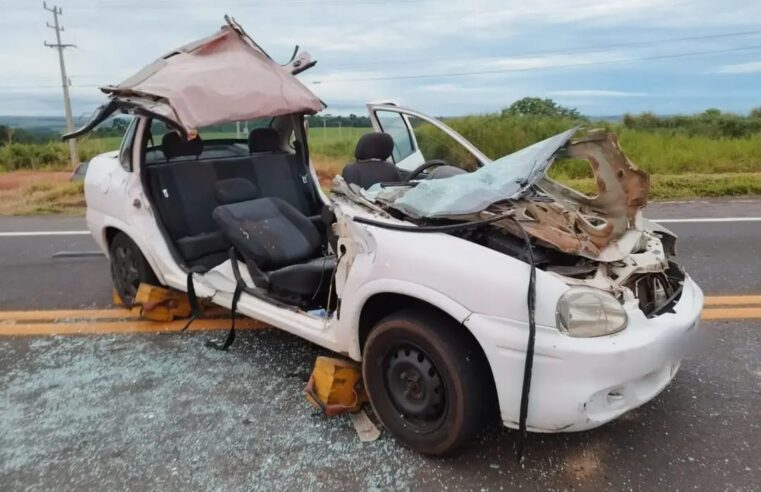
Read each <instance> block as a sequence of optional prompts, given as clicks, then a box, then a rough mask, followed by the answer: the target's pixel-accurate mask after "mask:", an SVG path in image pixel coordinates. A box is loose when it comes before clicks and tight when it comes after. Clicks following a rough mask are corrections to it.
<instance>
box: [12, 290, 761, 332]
mask: <svg viewBox="0 0 761 492" xmlns="http://www.w3.org/2000/svg"><path fill="white" fill-rule="evenodd" d="M705 305H706V306H708V307H707V308H706V309H704V310H703V313H702V316H701V317H702V319H704V320H726V319H758V318H761V295H746V296H706V297H705ZM227 313H228V311H226V310H224V309H222V308H216V307H214V308H211V309H207V310H206V312H205V313H204V314H205V318H203V319H198V320H196V321H195V322H194V323H193V324H192V325H190V328H189V331H202V330H224V329H226V328H228V327H229V326H230V320H229V319H228V318H217V319H209V318H210V317H220V316H225V315H226V314H227ZM186 323H187V320H184V319H179V320H175V321H172V322H169V323H165V322H155V321H146V320H142V319H140V318H139V317H138V316H137V315H136V314H133V313H132V312H131V311H130V310H129V309H59V310H36V311H0V336H9V335H29V336H34V335H55V334H60V335H66V334H107V333H173V332H178V331H180V330H181V329H182V327H183V326H185V324H186ZM236 325H238V327H240V328H241V329H257V328H263V327H265V326H266V325H265V324H264V323H261V322H259V321H256V320H253V319H250V318H242V319H240V320H238V321H237V322H236Z"/></svg>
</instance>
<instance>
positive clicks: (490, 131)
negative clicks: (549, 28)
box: [0, 114, 761, 179]
mask: <svg viewBox="0 0 761 492" xmlns="http://www.w3.org/2000/svg"><path fill="white" fill-rule="evenodd" d="M446 123H447V124H449V125H450V126H451V127H452V128H454V129H455V130H457V131H458V132H459V133H461V134H462V135H463V136H464V137H465V138H467V139H468V140H470V141H471V142H473V144H474V145H475V146H476V147H478V148H479V149H480V150H481V151H482V152H483V153H484V154H486V155H487V156H488V157H490V158H498V157H501V156H503V155H506V154H509V153H511V152H514V151H516V150H518V149H520V148H523V147H525V146H527V145H530V144H532V143H534V142H537V141H539V140H542V139H544V138H547V137H550V136H552V135H554V134H556V133H559V132H561V131H563V130H566V129H568V128H571V127H573V126H574V125H578V124H579V123H578V121H574V120H570V119H557V118H538V117H520V116H518V117H504V116H501V115H499V114H487V115H480V116H466V117H462V118H450V119H447V120H446ZM588 126H600V125H599V124H593V125H588ZM609 128H610V129H611V130H613V131H615V132H616V133H617V134H618V135H619V140H620V142H621V146H622V147H623V149H624V151H625V152H626V154H627V155H628V156H629V157H630V158H631V159H632V161H634V163H636V164H637V165H638V166H639V167H641V168H643V169H644V170H646V171H648V172H649V173H650V174H653V175H656V174H662V175H684V174H693V173H695V174H712V173H759V172H761V134H758V133H756V134H752V135H750V136H745V137H741V138H727V137H718V138H715V137H713V138H712V137H709V136H700V135H690V134H687V133H671V132H664V131H658V130H655V131H652V130H641V129H632V128H626V127H625V126H623V125H609ZM369 131H371V129H369V128H342V129H338V128H327V129H323V128H311V129H310V131H309V149H310V155H311V157H312V159H313V160H314V162H315V163H316V164H317V166H318V168H321V169H323V170H324V174H325V175H326V176H328V175H332V174H335V173H337V172H340V170H341V167H342V166H343V165H344V164H345V163H347V162H350V161H351V160H353V155H354V147H355V145H356V142H357V140H358V139H359V137H360V136H361V135H362V134H364V133H366V132H369ZM437 132H438V130H437V129H435V128H434V127H431V126H430V125H421V126H419V127H416V133H417V134H418V141H419V143H420V146H421V148H422V149H423V153H424V155H426V157H428V158H433V157H436V158H440V157H445V158H446V157H447V156H449V157H450V158H451V160H452V162H465V160H464V159H463V157H462V149H458V148H457V147H456V146H454V145H450V144H449V143H448V142H446V141H443V140H442V139H441V136H440V135H437ZM118 146H119V139H118V138H102V139H97V138H88V139H83V140H80V141H79V142H78V147H79V157H80V160H82V161H84V160H87V159H90V158H91V157H93V156H94V155H96V154H99V153H102V152H106V151H109V150H115V149H117V148H118ZM19 169H32V170H40V169H50V170H69V169H70V163H69V149H68V145H67V144H66V143H63V142H48V143H44V144H20V143H13V144H6V145H3V146H0V170H5V171H12V170H19ZM553 176H556V177H558V176H560V177H566V178H569V179H581V178H587V177H589V176H590V170H589V166H588V164H587V163H586V162H580V161H564V162H559V163H558V164H557V165H556V166H554V169H553Z"/></svg>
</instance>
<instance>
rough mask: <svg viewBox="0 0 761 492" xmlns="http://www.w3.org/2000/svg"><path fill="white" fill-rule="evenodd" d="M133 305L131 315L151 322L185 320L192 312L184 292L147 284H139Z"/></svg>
mask: <svg viewBox="0 0 761 492" xmlns="http://www.w3.org/2000/svg"><path fill="white" fill-rule="evenodd" d="M133 305H134V307H133V308H132V311H133V313H135V314H136V315H139V316H141V317H143V318H145V319H148V320H152V321H172V320H173V319H174V318H187V317H188V316H190V314H191V312H192V309H191V308H190V302H189V301H188V296H187V295H186V294H185V293H184V292H179V291H176V290H172V289H167V288H164V287H158V286H155V285H149V284H140V287H139V288H138V289H137V295H135V302H134V304H133Z"/></svg>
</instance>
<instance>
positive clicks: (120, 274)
mask: <svg viewBox="0 0 761 492" xmlns="http://www.w3.org/2000/svg"><path fill="white" fill-rule="evenodd" d="M111 272H112V274H113V277H114V281H115V283H116V286H117V289H118V290H119V292H120V293H122V294H126V295H127V296H128V297H129V298H130V299H134V297H135V295H136V294H137V289H138V287H139V286H140V270H139V268H138V265H137V258H136V257H135V255H134V253H133V251H132V249H131V248H127V247H124V246H120V247H117V248H116V249H115V250H114V258H113V260H112V262H111Z"/></svg>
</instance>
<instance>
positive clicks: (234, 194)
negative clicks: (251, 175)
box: [214, 178, 260, 208]
mask: <svg viewBox="0 0 761 492" xmlns="http://www.w3.org/2000/svg"><path fill="white" fill-rule="evenodd" d="M214 196H215V197H216V199H217V204H219V205H229V204H231V203H240V202H247V201H249V200H256V199H257V198H260V196H259V190H258V189H257V188H256V185H254V183H252V182H251V181H249V180H247V179H245V178H230V179H222V180H219V181H217V182H216V183H214ZM215 208H216V207H215Z"/></svg>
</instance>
